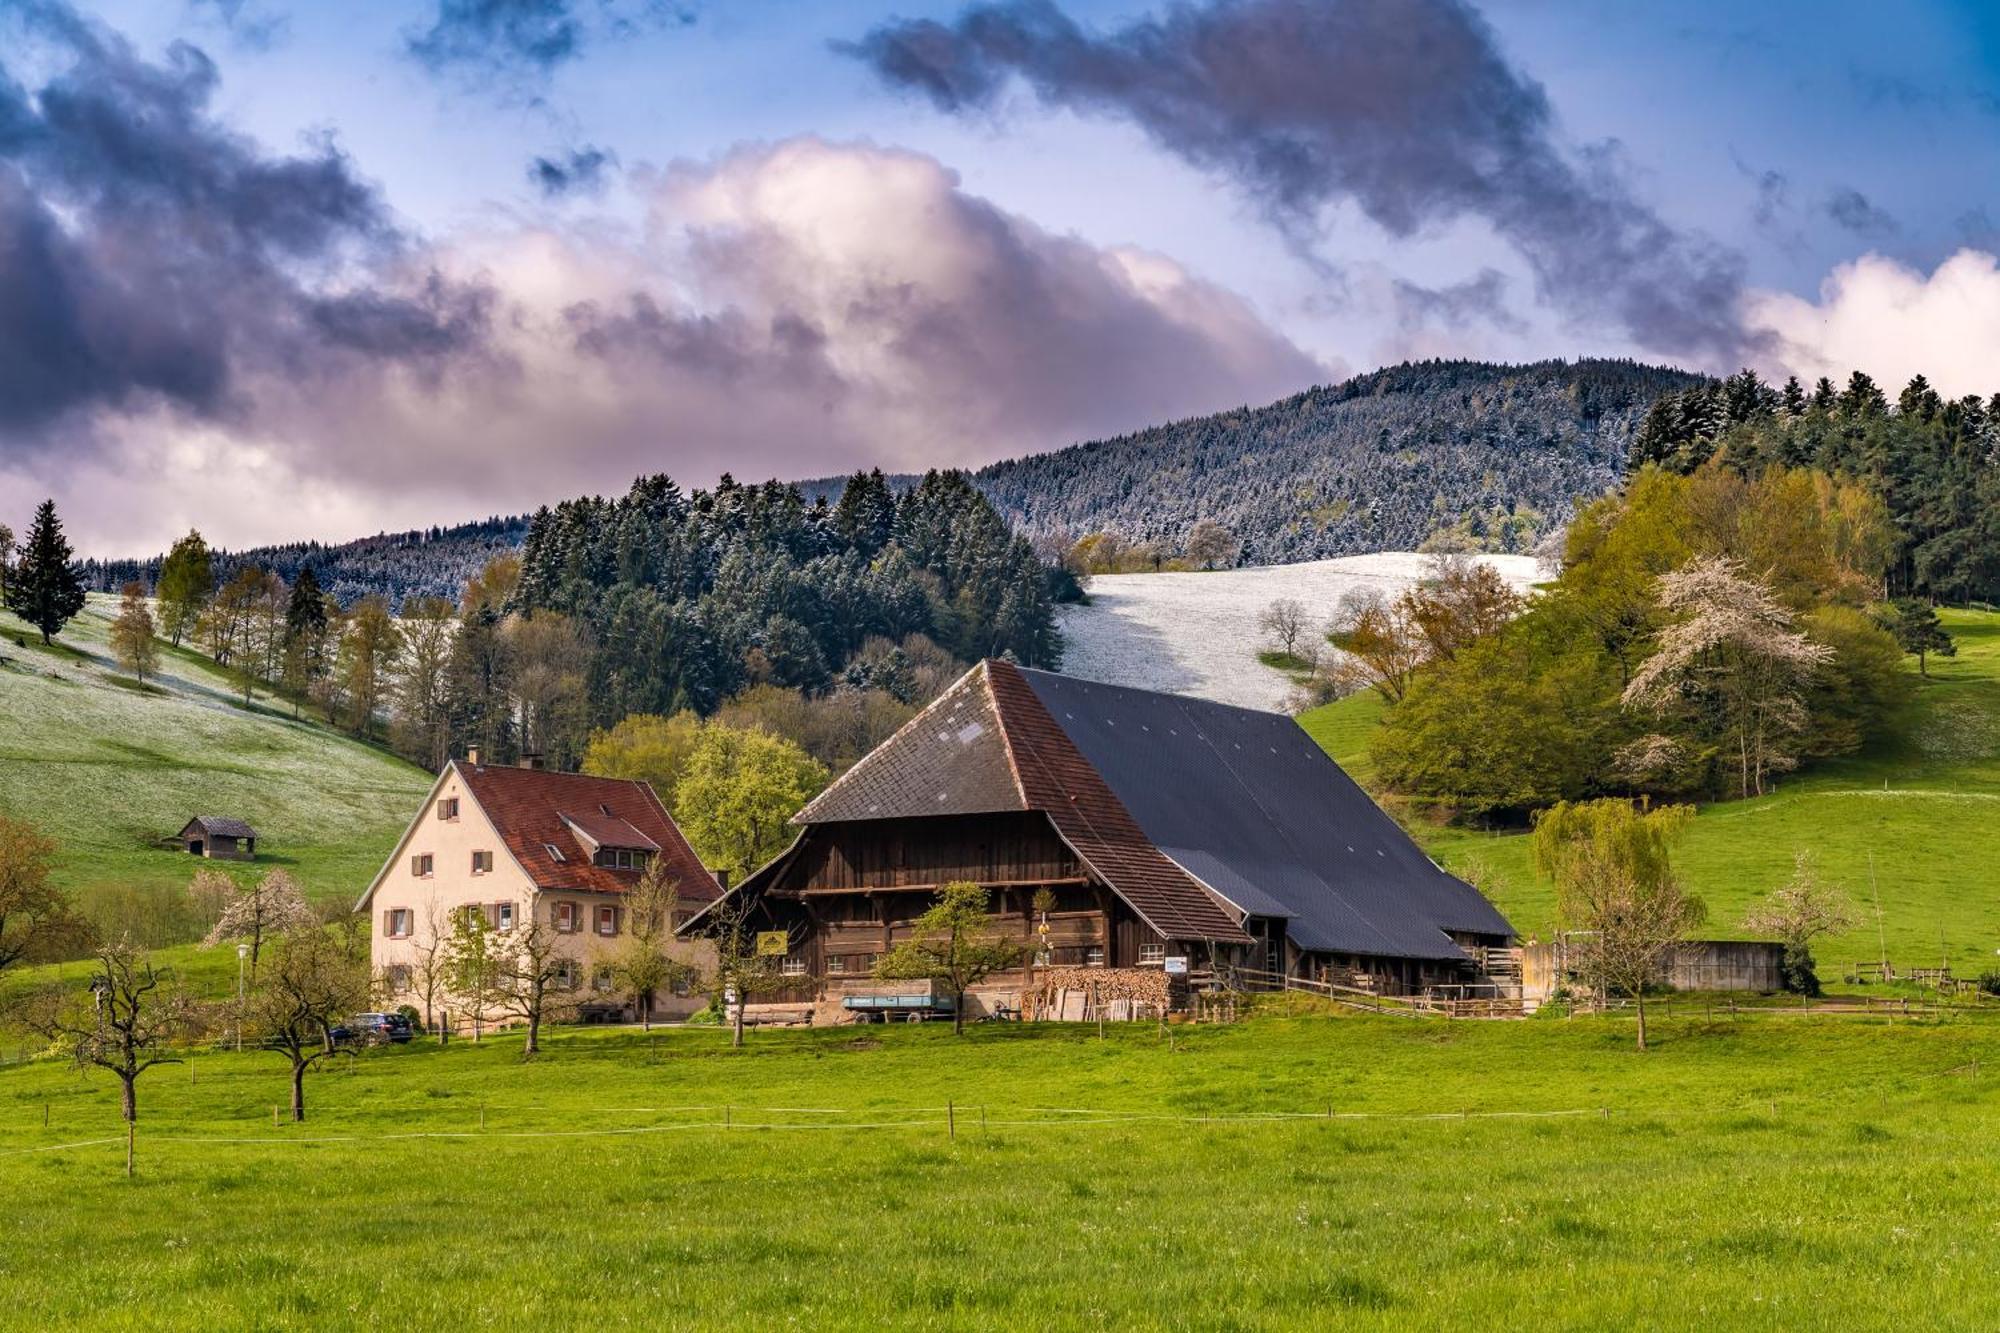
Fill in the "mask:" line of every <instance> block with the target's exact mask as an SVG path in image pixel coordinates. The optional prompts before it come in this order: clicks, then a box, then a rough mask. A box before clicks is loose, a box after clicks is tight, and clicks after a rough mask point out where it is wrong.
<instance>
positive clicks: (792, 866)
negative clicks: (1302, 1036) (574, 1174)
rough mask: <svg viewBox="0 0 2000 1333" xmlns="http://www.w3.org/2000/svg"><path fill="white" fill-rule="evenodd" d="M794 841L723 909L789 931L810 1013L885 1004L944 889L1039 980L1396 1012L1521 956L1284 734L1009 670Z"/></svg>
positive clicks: (1238, 711) (695, 924) (1493, 914)
mask: <svg viewBox="0 0 2000 1333" xmlns="http://www.w3.org/2000/svg"><path fill="white" fill-rule="evenodd" d="M793 822H794V823H796V824H797V825H798V826H799V828H800V832H799V835H798V837H797V838H796V839H795V840H794V842H793V843H792V845H791V846H790V847H789V848H788V849H787V850H786V851H785V852H783V853H782V854H780V855H779V856H778V857H776V858H775V859H773V860H772V861H771V862H770V863H769V864H767V865H765V866H763V867H761V868H760V869H758V870H757V871H756V872H755V873H753V874H751V875H750V876H748V877H746V878H745V879H744V880H743V882H742V883H741V884H739V885H737V886H736V887H735V888H733V889H732V890H730V891H729V893H728V894H727V895H725V898H724V899H722V900H719V901H722V902H726V903H729V904H732V905H734V907H735V908H740V909H743V910H747V911H749V912H750V913H751V915H752V917H753V922H752V924H753V925H754V927H755V928H758V929H761V930H768V931H772V932H776V931H779V930H782V931H785V932H787V936H788V938H789V940H790V941H791V948H790V952H789V953H787V954H786V956H785V957H784V960H783V971H784V972H785V974H786V975H787V976H789V977H792V978H795V979H796V981H795V982H794V987H795V989H794V993H795V994H798V993H811V994H812V995H813V996H814V997H815V998H817V999H821V1000H832V1001H838V1000H841V999H842V998H843V997H846V996H850V995H853V996H861V995H866V994H878V993H880V992H881V991H883V989H884V984H883V983H880V982H876V981H874V980H873V979H872V978H871V976H870V973H871V970H872V968H873V967H874V965H875V962H876V960H877V959H878V958H879V957H880V956H881V955H882V954H884V953H886V952H887V951H888V950H889V949H890V948H892V947H893V946H894V945H896V944H897V943H898V942H900V941H902V940H905V939H908V938H910V936H911V933H912V931H913V929H914V922H915V919H916V918H917V917H918V916H919V915H920V914H921V913H922V912H923V911H924V910H925V908H927V907H928V906H930V904H931V902H932V900H933V896H934V895H935V893H936V892H937V890H938V888H939V887H940V886H942V885H944V884H946V883H950V882H952V881H955V880H971V881H973V882H975V883H978V884H980V885H981V886H983V887H984V888H986V889H987V890H988V891H989V893H990V895H991V907H992V911H993V912H994V914H995V918H996V925H997V926H998V927H999V928H1001V929H1004V930H1008V931H1010V932H1013V933H1016V934H1018V936H1019V937H1020V938H1021V939H1022V940H1023V941H1024V942H1026V943H1029V944H1030V945H1032V946H1033V947H1034V949H1035V951H1036V962H1037V963H1038V965H1041V966H1046V967H1050V968H1062V969H1068V968H1102V969H1110V970H1116V969H1153V970H1155V971H1164V970H1171V971H1173V972H1176V973H1178V972H1179V971H1181V970H1182V969H1185V970H1186V971H1188V972H1190V973H1197V974H1198V973H1201V972H1205V971H1209V970H1211V969H1214V968H1217V967H1224V966H1227V967H1234V968H1239V969H1248V970H1251V971H1253V972H1257V973H1267V974H1290V975H1295V976H1312V977H1324V976H1326V975H1328V974H1329V973H1334V972H1338V973H1340V974H1342V975H1343V976H1358V977H1363V978H1366V979H1367V980H1368V983H1369V984H1372V985H1376V986H1379V987H1381V988H1382V989H1385V990H1389V991H1397V992H1399V991H1403V990H1409V989H1416V988H1419V987H1421V986H1423V985H1426V984H1432V983H1435V982H1442V981H1454V982H1455V981H1465V980H1471V979H1473V977H1474V976H1475V975H1476V973H1477V970H1478V969H1477V961H1476V960H1477V958H1478V957H1479V956H1480V954H1481V951H1482V950H1483V948H1484V947H1486V946H1495V945H1502V944H1505V943H1507V942H1508V940H1509V939H1510V938H1511V935H1512V929H1511V927H1510V926H1509V925H1508V924H1507V922H1506V920H1505V919H1504V918H1503V917H1501V916H1500V914H1499V913H1498V912H1497V911H1495V910H1494V909H1493V907H1492V905H1491V904H1489V903H1488V902H1487V901H1486V900H1485V899H1484V898H1482V897H1481V896H1480V895H1479V893H1478V892H1477V891H1476V890H1474V889H1473V888H1472V887H1471V886H1470V885H1467V884H1465V883H1464V882H1462V881H1460V880H1458V879H1456V878H1454V877H1452V876H1451V875H1449V874H1446V873H1445V872H1444V871H1443V870H1442V869H1440V868H1439V867H1438V866H1437V865H1436V864H1435V863H1433V862H1432V861H1431V860H1430V859H1429V858H1428V857H1426V856H1425V855H1424V854H1423V853H1422V852H1421V851H1420V850H1419V849H1418V848H1417V847H1416V846H1415V844H1414V843H1412V842H1411V841H1410V839H1409V838H1408V836H1407V835H1406V834H1404V833H1403V831H1402V830H1401V829H1400V828H1399V827H1398V826H1397V825H1396V824H1395V822H1394V821H1393V820H1391V819H1390V818H1389V817H1388V816H1387V815H1386V814H1384V813H1383V812H1382V811H1381V810H1380V809H1379V808H1378V807H1377V806H1376V805H1375V804H1374V802H1373V801H1371V800H1370V799H1369V798H1368V796H1367V795H1366V794H1365V793H1364V792H1362V791H1361V789H1360V788H1359V787H1357V786H1356V785H1355V784H1354V783H1353V781H1352V780H1351V779H1349V778H1348V777H1347V775H1346V774H1345V773H1343V772H1341V770H1340V768H1339V767H1338V766H1337V765H1336V764H1334V763H1333V761H1332V760H1331V759H1329V758H1328V757H1327V756H1326V754H1325V753H1324V752H1323V751H1322V750H1321V749H1320V748H1319V746H1318V745H1317V744H1315V743H1314V742H1313V741H1312V739H1311V738H1310V737H1309V736H1307V735H1306V734H1305V733H1304V732H1303V731H1302V730H1300V729H1299V727H1298V725H1297V723H1295V722H1294V721H1293V720H1292V719H1290V718H1288V717H1284V716H1281V715H1278V714H1273V713H1262V712H1257V711H1254V710H1250V709H1242V708H1233V707H1230V706H1227V705H1223V704H1217V703H1212V702H1208V701H1205V700H1200V699H1188V698H1182V697H1179V696H1176V695H1168V694H1159V693H1154V692H1152V691H1146V690H1135V689H1127V688H1123V687H1119V686H1110V685H1101V684H1094V683H1091V682H1087V681H1082V680H1077V679H1074V678H1072V677H1068V676H1062V675H1056V674H1053V673H1049V672H1043V671H1032V670H1027V669H1024V668H1020V667H1016V666H1013V665H1011V664H1008V663H1004V662H997V661H988V662H984V663H981V664H980V665H979V666H977V667H975V668H973V669H972V670H971V671H970V672H968V673H967V674H966V675H965V676H964V677H962V678H961V679H960V680H959V681H958V682H957V683H956V684H954V685H953V686H952V687H951V688H950V689H949V690H947V691H946V692H945V694H944V695H942V696H941V697H940V698H939V699H938V700H937V701H936V702H934V703H933V704H931V705H930V707H929V708H927V709H926V710H925V711H924V712H923V713H921V714H919V715H918V716H917V717H916V718H915V719H913V720H912V721H911V722H910V723H909V724H908V725H906V726H905V727H904V728H903V729H902V730H901V731H899V732H897V733H896V735H895V736H893V737H891V738H890V739H889V740H888V741H885V742H884V743H883V744H882V745H881V746H880V747H878V748H877V749H876V750H875V751H874V752H873V753H871V754H869V755H868V756H867V757H866V758H864V759H863V760H862V761H861V762H860V763H858V764H857V765H855V766H854V768H852V769H850V770H849V771H848V772H847V773H846V774H845V775H843V776H842V777H841V778H840V779H839V780H838V781H836V782H835V783H834V784H833V785H832V786H831V787H829V788H828V789H827V790H826V791H825V792H823V793H822V794H821V795H820V796H819V797H818V798H817V799H815V800H814V801H812V802H811V803H810V804H808V805H807V806H806V807H805V809H803V810H802V811H800V812H799V814H798V815H797V816H796V817H795V819H794V821H793ZM1042 890H1047V891H1048V892H1049V893H1050V894H1051V895H1053V900H1054V905H1053V908H1052V910H1050V911H1048V912H1047V913H1046V918H1045V919H1044V917H1043V914H1041V913H1038V912H1036V910H1035V908H1034V900H1035V898H1036V895H1037V893H1038V892H1039V891H1042ZM709 916H710V913H709V912H703V913H700V914H697V915H696V916H695V917H694V918H692V919H691V920H690V921H689V922H688V923H687V925H686V926H685V927H684V929H686V930H688V931H690V932H700V931H702V930H703V929H704V928H706V927H708V926H710V925H712V924H713V923H712V922H710V921H708V917H709ZM1025 980H1026V977H1025V973H1016V974H1013V975H1010V976H1002V977H996V978H993V979H992V980H990V981H988V982H987V983H985V985H984V986H983V987H982V988H981V989H980V992H979V994H977V995H976V996H974V997H973V998H972V1000H971V1001H970V1002H969V1004H970V1007H972V1008H992V1007H1006V1006H1010V1004H1011V1003H1012V1002H1014V1001H1015V1000H1016V999H1017V997H1018V992H1019V991H1020V989H1021V987H1022V985H1023V984H1024V982H1025Z"/></svg>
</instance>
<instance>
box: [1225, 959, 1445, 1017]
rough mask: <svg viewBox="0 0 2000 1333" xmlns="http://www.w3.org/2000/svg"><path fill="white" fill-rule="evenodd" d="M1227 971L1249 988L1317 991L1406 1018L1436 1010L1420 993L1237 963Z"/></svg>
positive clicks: (1338, 1001) (1353, 1006) (1326, 997)
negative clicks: (1384, 991)
mask: <svg viewBox="0 0 2000 1333" xmlns="http://www.w3.org/2000/svg"><path fill="white" fill-rule="evenodd" d="M1230 971H1231V975H1233V976H1234V977H1235V978H1237V979H1238V980H1239V981H1241V982H1242V983H1244V984H1246V985H1247V986H1248V987H1249V988H1250V989H1252V990H1268V991H1299V992H1302V993H1304V994H1307V995H1316V996H1318V997H1319V998H1321V999H1323V1000H1331V1001H1333V1002H1334V1003H1335V1004H1340V1005H1345V1006H1347V1007H1348V1008H1350V1009H1365V1010H1367V1011H1368V1012H1370V1013H1377V1014H1402V1015H1404V1016H1405V1017H1408V1018H1419V1017H1422V1016H1423V1015H1425V1014H1426V1013H1432V1012H1439V1011H1437V1010H1436V1009H1435V1008H1434V1006H1432V1005H1431V1004H1430V1003H1429V1002H1428V1001H1426V1000H1424V999H1423V998H1422V997H1419V996H1391V995H1382V994H1378V993H1377V992H1375V991H1372V990H1364V989H1362V988H1361V987H1359V986H1345V985H1342V984H1340V983H1339V982H1333V981H1317V980H1315V979H1313V978H1311V977H1295V976H1292V975H1291V974H1290V973H1287V972H1268V971H1265V970H1263V969H1261V968H1254V967H1239V968H1233V969H1231V970H1230Z"/></svg>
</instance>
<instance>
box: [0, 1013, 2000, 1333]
mask: <svg viewBox="0 0 2000 1333" xmlns="http://www.w3.org/2000/svg"><path fill="white" fill-rule="evenodd" d="M1656 1027H1657V1031H1656V1036H1657V1038H1658V1043H1657V1045H1656V1048H1655V1049H1654V1050H1653V1051H1652V1052H1650V1053H1648V1054H1645V1055H1640V1054H1638V1053H1637V1052H1635V1051H1633V1050H1632V1049H1631V1026H1630V1024H1629V1023H1627V1022H1622V1021H1618V1020H1600V1019H1589V1018H1581V1019H1573V1020H1563V1019H1556V1018H1550V1017H1546V1016H1545V1017H1542V1018H1538V1019H1535V1020H1531V1021H1528V1022H1525V1023H1511V1024H1510V1023H1477V1022H1461V1023H1451V1024H1448V1023H1446V1022H1445V1021H1443V1020H1420V1021H1412V1020H1409V1019H1404V1018H1397V1017H1389V1016H1372V1015H1358V1014H1340V1015H1333V1016H1306V1017H1290V1018H1286V1017H1270V1018H1259V1019H1253V1020H1251V1021H1249V1022H1246V1023H1243V1024H1239V1025H1236V1026H1233V1027H1228V1028H1215V1027H1203V1028H1198V1029H1194V1028H1185V1027H1176V1028H1174V1029H1171V1030H1170V1032H1169V1034H1161V1033H1160V1032H1159V1031H1157V1030H1156V1029H1155V1028H1153V1027H1152V1026H1150V1025H1145V1024H1136V1025H1114V1026H1112V1027H1111V1028H1110V1029H1109V1030H1108V1032H1107V1035H1106V1037H1105V1039H1103V1040H1099V1039H1098V1038H1097V1036H1096V1034H1095V1032H1094V1031H1093V1030H1091V1029H1089V1028H1087V1027H1083V1026H1082V1025H1062V1026H1058V1025H1052V1024H1051V1025H1026V1026H1004V1027H1003V1026H980V1027H975V1028H974V1029H972V1030H970V1031H969V1032H968V1034H967V1035H966V1036H965V1037H964V1038H954V1037H953V1036H952V1035H951V1033H950V1031H949V1029H947V1028H943V1027H941V1026H932V1027H916V1028H913V1027H905V1026H898V1027H894V1028H890V1029H870V1030H856V1029H852V1028H847V1029H822V1030H818V1031H783V1032H754V1033H752V1034H751V1037H750V1043H749V1045H748V1047H747V1048H746V1049H745V1050H743V1051H741V1052H736V1053H732V1052H731V1051H730V1050H729V1049H728V1047H727V1035H726V1034H725V1033H723V1032H720V1031H718V1030H716V1029H713V1028H709V1029H700V1028H688V1029H679V1030H672V1031H662V1032H656V1033H654V1034H653V1035H652V1037H650V1038H648V1037H645V1036H642V1035H641V1034H640V1033H638V1032H637V1031H631V1030H626V1031H618V1032H606V1031H602V1030H594V1029H562V1030H558V1031H557V1032H555V1033H554V1034H553V1035H552V1036H551V1037H550V1038H549V1041H548V1047H547V1050H546V1051H545V1053H544V1055H543V1056H542V1057H541V1058H539V1059H537V1060H535V1061H533V1062H531V1063H526V1064H524V1063H522V1061H521V1060H520V1046H519V1042H518V1040H516V1039H514V1038H511V1037H503V1038H493V1039H489V1040H488V1041H487V1042H486V1043H484V1044H482V1045H479V1046H474V1045H473V1044H471V1043H470V1042H458V1043H454V1044H453V1045H452V1046H450V1047H449V1048H446V1049H443V1050H440V1049H438V1048H437V1047H436V1046H435V1045H433V1044H431V1043H430V1042H429V1041H427V1040H426V1041H419V1042H418V1043H416V1044H414V1045H413V1046H411V1047H409V1048H407V1049H403V1050H395V1051H382V1052H368V1053H364V1054H363V1055H361V1056H360V1057H358V1058H356V1059H355V1060H353V1061H351V1062H347V1063H344V1064H343V1065H341V1066H340V1067H339V1068H338V1069H336V1070H335V1071H334V1072H331V1073H325V1074H316V1075H314V1076H312V1077H311V1078H310V1080H309V1083H308V1099H309V1100H308V1109H309V1111H310V1113H311V1117H312V1118H311V1120H310V1121H309V1122H308V1123H307V1124H305V1125H302V1126H292V1125H289V1124H287V1125H284V1126H275V1125H274V1124H273V1123H272V1118H271V1113H270V1107H271V1105H272V1103H274V1102H278V1101H280V1100H282V1098H283V1096H284V1091H285V1084H286V1080H285V1075H284V1072H283V1064H282V1061H280V1060H279V1059H278V1058H277V1057H275V1056H270V1055H263V1054H257V1053H245V1054H242V1055H236V1054H229V1053H203V1054H198V1055H195V1056H193V1057H192V1058H191V1059H190V1060H189V1062H188V1063H187V1064H185V1065H181V1066H168V1067H162V1068H159V1069H156V1070H154V1071H153V1072H151V1073H149V1074H148V1075H146V1077H145V1079H144V1081H143V1083H142V1098H141V1117H142V1118H141V1124H140V1131H139V1175H138V1177H137V1179H136V1180H132V1181H127V1180H126V1179H125V1178H124V1177H123V1174H122V1151H123V1142H122V1137H121V1128H120V1125H119V1123H118V1121H117V1118H116V1116H117V1112H116V1096H115V1092H114V1088H113V1085H112V1084H111V1083H110V1081H109V1080H107V1079H105V1078H102V1077H97V1078H91V1079H84V1078H81V1077H79V1076H78V1075H76V1074H75V1073H73V1072H71V1071H70V1070H68V1069H67V1068H65V1067H64V1066H62V1065H61V1064H60V1063H58V1062H55V1061H37V1062H33V1063H30V1064H27V1065H24V1066H17V1067H12V1068H0V1197H5V1198H6V1199H7V1201H8V1205H7V1209H6V1223H7V1225H6V1232H7V1236H6V1243H5V1244H4V1245H0V1289H4V1290H6V1291H7V1292H8V1293H9V1296H8V1303H7V1310H6V1313H5V1315H4V1317H0V1318H4V1322H6V1323H9V1324H12V1325H15V1326H20V1327H36V1328H69V1327H86V1326H87V1327H91V1328H142V1327H143V1328H196V1327H209V1328H279V1327H328V1328H335V1327H338V1328H385V1329H405V1328H471V1327H495V1328H524V1329H526V1328H593V1329H618V1328H642V1329H654V1328H737V1329H741V1328H779V1327H795V1326H796V1327H806V1328H821V1329H875V1328H923V1329H987V1328H1033V1329H1095V1328H1105V1327H1113V1328H1142V1329H1143V1328H1178V1329H1200V1330H1214V1329H1296V1328H1342V1329H1370V1328H1382V1329H1391V1328H1394V1329H1403V1328H1444V1327H1466V1328H1482V1327H1509V1328H1579V1329H1584V1328H1588V1329H1600V1328H1689V1327H1708V1328H1734V1327H1754V1328H1773V1327H1784V1328H1829V1327H1841V1328H1889V1327H1924V1328H1974V1327H1990V1326H1991V1325H1992V1320H1993V1315H1994V1307H1993V1304H1992V1301H1993V1293H1992V1274H1993V1273H1994V1272H1996V1271H2000V1226H1996V1225H1995V1223H1994V1212H1993V1208H1994V1204H1993V1200H1994V1198H1995V1186H1996V1185H2000V1170H1996V1165H1995V1157H1994V1153H1993V1144H1994V1143H1995V1141H1996V1137H1997V1136H2000V1097H1996V1076H2000V1028H1996V1027H1995V1026H1994V1024H1993V1023H1992V1022H1991V1021H1981V1020H1978V1019H1975V1018H1972V1017H1965V1016H1961V1017H1957V1018H1952V1019H1946V1020H1942V1021H1898V1022H1894V1023H1890V1022H1873V1021H1868V1020H1838V1019H1835V1020H1826V1019H1813V1018H1809V1017H1808V1018H1800V1017H1793V1016H1782V1017H1772V1016H1763V1017H1757V1018H1748V1017H1746V1018H1740V1019H1737V1020H1735V1021H1734V1022H1717V1023H1714V1024H1713V1025H1708V1024H1704V1023H1702V1022H1701V1021H1700V1020H1693V1021H1689V1020H1685V1019H1672V1020H1667V1021H1664V1022H1662V1023H1660V1024H1657V1025H1656ZM947 1102H950V1103H954V1104H955V1106H954V1109H953V1111H952V1112H951V1116H952V1119H953V1120H954V1121H955V1127H956V1136H955V1137H948V1129H947V1124H946V1120H947V1111H946V1105H947ZM45 1116H46V1117H47V1127H46V1128H44V1117H45ZM77 1144H81V1145H82V1146H71V1147H63V1146H61V1145H77Z"/></svg>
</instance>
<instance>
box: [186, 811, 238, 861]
mask: <svg viewBox="0 0 2000 1333" xmlns="http://www.w3.org/2000/svg"><path fill="white" fill-rule="evenodd" d="M175 841H177V842H179V843H180V844H181V846H183V847H185V848H186V849H187V853H188V855H189V856H205V857H208V858H210V859H211V860H216V861H254V860H256V859H257V830H256V829H253V828H251V827H250V826H249V825H248V824H246V823H244V822H243V821H242V820H240V819H231V818H229V817H227V816H226V815H196V816H195V817H194V818H193V819H190V820H189V821H188V822H187V826H186V827H185V828H183V829H182V830H181V831H180V832H179V833H178V834H177V835H175Z"/></svg>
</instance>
